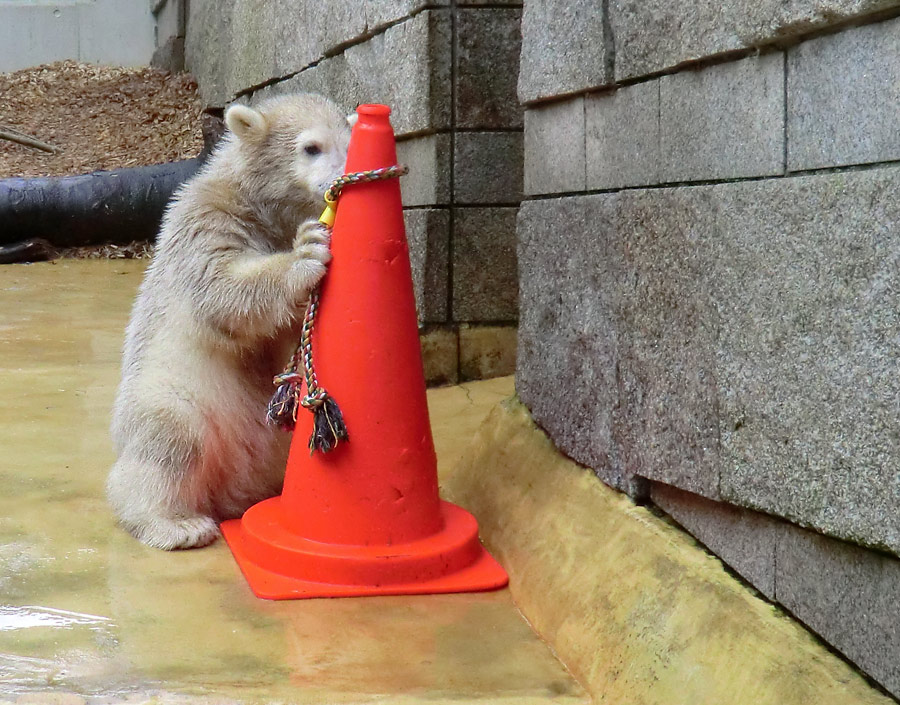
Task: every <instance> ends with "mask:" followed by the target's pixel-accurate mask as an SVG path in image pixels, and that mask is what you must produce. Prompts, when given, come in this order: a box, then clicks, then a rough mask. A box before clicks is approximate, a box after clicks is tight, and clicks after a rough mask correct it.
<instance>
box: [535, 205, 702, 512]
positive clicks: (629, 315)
mask: <svg viewBox="0 0 900 705" xmlns="http://www.w3.org/2000/svg"><path fill="white" fill-rule="evenodd" d="M677 196H678V194H677V193H676V192H674V191H671V190H654V191H642V192H631V191H627V192H619V193H613V194H604V195H599V196H579V197H570V198H565V199H560V200H542V201H537V202H535V201H532V202H526V203H524V204H523V205H522V209H521V213H520V216H519V262H520V265H519V266H520V285H521V295H520V305H521V311H520V323H519V326H520V329H519V330H520V332H519V363H518V366H517V374H518V376H519V378H520V380H519V386H520V394H521V395H522V398H523V400H524V401H525V402H526V403H527V404H528V405H529V406H530V407H531V409H532V413H533V414H534V415H535V418H536V419H537V420H538V422H539V423H541V424H542V425H545V427H546V428H547V430H548V432H549V433H550V435H551V437H552V438H553V439H554V441H556V442H557V443H558V444H559V445H560V447H561V448H562V449H563V450H564V451H565V452H567V453H570V454H572V457H574V458H575V459H576V460H578V461H579V462H582V463H584V464H586V465H589V466H590V467H591V468H593V469H594V470H595V471H596V472H597V474H598V475H599V476H600V477H601V478H602V479H604V480H605V481H607V482H608V483H610V484H611V485H613V486H614V487H616V488H618V489H622V490H625V491H628V492H629V493H631V494H634V493H640V492H641V491H642V490H641V487H640V484H641V481H640V478H651V479H655V480H659V481H662V482H667V483H669V484H674V485H678V486H680V487H682V488H685V489H690V490H692V491H695V492H698V493H703V494H706V495H708V496H717V492H718V483H719V469H718V461H719V458H718V418H717V416H716V377H715V347H714V343H715V330H716V328H715V322H716V318H715V306H714V303H713V302H712V301H711V299H710V297H709V295H708V292H707V289H706V288H705V287H704V286H703V283H702V276H703V275H704V273H705V269H706V267H707V266H708V262H707V260H706V258H705V257H704V255H703V251H702V250H701V249H700V248H698V247H697V244H696V242H695V241H694V238H693V234H692V233H693V229H697V230H699V231H701V232H703V231H704V230H705V229H708V228H709V226H710V222H711V220H712V219H711V217H710V216H709V215H707V216H704V215H703V214H702V213H701V212H700V210H701V209H699V208H691V207H690V206H689V204H682V203H679V202H678V200H677ZM532 338H534V339H532Z"/></svg>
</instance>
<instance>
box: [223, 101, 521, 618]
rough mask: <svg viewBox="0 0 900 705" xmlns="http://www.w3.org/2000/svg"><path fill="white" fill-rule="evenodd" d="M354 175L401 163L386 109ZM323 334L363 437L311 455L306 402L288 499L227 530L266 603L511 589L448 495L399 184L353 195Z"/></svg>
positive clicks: (364, 116)
mask: <svg viewBox="0 0 900 705" xmlns="http://www.w3.org/2000/svg"><path fill="white" fill-rule="evenodd" d="M358 114H359V120H358V122H357V124H356V126H355V127H354V128H353V133H352V137H351V140H350V149H349V152H348V155H347V171H348V172H356V171H365V170H369V169H377V168H380V167H387V166H392V165H394V164H396V162H397V154H396V148H395V143H394V133H393V129H392V128H391V124H390V121H389V120H388V116H389V114H390V109H389V108H388V107H387V106H384V105H362V106H360V107H359V108H358ZM331 249H332V253H333V255H334V259H333V260H332V262H331V264H330V266H329V272H328V275H327V276H326V277H325V282H324V285H323V288H322V294H321V304H320V309H319V312H318V316H317V320H316V331H315V335H314V336H313V352H314V358H315V361H316V372H317V374H318V377H319V379H320V380H321V382H322V384H323V385H324V386H325V387H327V389H328V393H329V395H330V396H332V397H333V398H334V399H335V400H336V401H337V403H338V404H339V405H340V408H341V411H342V412H343V416H344V420H345V421H346V424H347V428H348V430H349V441H347V442H342V443H339V444H338V446H337V447H336V448H335V449H334V450H332V451H331V452H329V453H327V454H326V453H321V452H316V453H314V454H313V455H310V451H309V447H308V446H307V440H306V439H307V438H308V437H309V435H310V432H311V430H312V424H313V420H312V415H311V414H307V413H305V412H303V411H302V410H301V412H300V414H301V416H300V418H298V420H297V426H296V430H295V432H294V438H293V444H292V446H291V453H290V456H289V458H288V464H287V474H286V477H285V483H284V491H283V494H282V495H281V496H280V497H274V498H272V499H268V500H265V501H263V502H260V503H259V504H257V505H255V506H253V507H251V508H250V509H248V510H247V512H246V513H245V514H244V516H243V518H241V519H239V520H232V521H227V522H225V523H223V524H222V532H223V534H224V536H225V539H226V541H227V542H228V545H229V546H230V548H231V550H232V552H233V553H234V556H235V558H236V560H237V562H238V564H239V565H240V567H241V570H242V571H243V573H244V576H245V577H246V578H247V581H248V582H249V583H250V588H251V589H252V590H253V592H254V593H255V594H256V595H257V596H258V597H263V598H269V599H276V600H277V599H290V598H302V597H342V596H352V595H403V594H422V593H441V592H466V591H473V590H491V589H494V588H499V587H502V586H504V585H506V583H507V580H508V579H507V576H506V573H505V572H504V570H503V568H501V567H500V565H499V564H498V563H497V562H496V561H495V560H494V559H493V558H492V557H491V556H490V555H489V554H488V553H487V551H485V550H484V548H483V547H482V546H481V544H480V542H479V540H478V525H477V523H476V521H475V518H474V517H473V516H472V515H471V514H469V513H468V512H467V511H465V510H464V509H461V508H460V507H457V506H456V505H454V504H450V503H449V502H444V501H442V500H441V499H440V498H439V497H438V486H437V459H436V456H435V453H434V443H433V441H432V437H431V427H430V424H429V420H428V407H427V405H426V397H425V379H424V375H423V372H422V358H421V350H420V347H419V336H418V325H417V320H416V309H415V300H414V297H413V289H412V276H411V272H410V264H409V254H408V247H407V243H406V235H405V231H404V227H403V209H402V207H401V202H400V185H399V182H398V180H397V179H391V180H388V181H376V182H370V183H362V184H354V185H352V186H349V187H347V188H346V189H344V191H343V192H342V195H341V197H340V202H339V206H338V209H337V216H336V219H335V223H334V229H333V231H332V240H331Z"/></svg>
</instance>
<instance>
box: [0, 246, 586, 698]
mask: <svg viewBox="0 0 900 705" xmlns="http://www.w3.org/2000/svg"><path fill="white" fill-rule="evenodd" d="M142 270H143V263H140V262H129V261H62V262H57V263H49V264H36V265H11V266H5V267H0V398H2V399H3V400H4V403H3V405H2V409H0V415H2V424H3V431H2V435H0V452H2V455H0V486H2V488H3V489H2V492H0V705H2V703H3V702H4V701H8V702H20V703H31V702H36V703H51V702H57V703H73V704H75V703H82V702H84V701H87V702H89V703H94V702H96V703H117V702H135V703H140V702H148V701H152V702H158V703H181V702H204V703H231V702H240V703H257V702H259V703H262V702H266V703H311V702H322V703H344V702H346V703H350V702H353V703H362V702H422V701H423V700H426V699H427V700H428V701H429V702H431V703H440V702H468V701H473V700H478V701H479V702H481V703H501V702H502V703H545V702H565V703H575V702H586V701H587V699H586V696H585V695H584V692H583V691H582V689H581V688H580V686H579V685H578V684H577V683H576V682H575V681H574V680H573V679H572V677H571V676H570V675H569V674H568V673H567V672H566V670H565V669H564V668H563V666H562V665H561V664H560V663H559V662H558V661H557V660H556V659H555V658H554V656H553V655H552V654H551V652H550V650H549V649H548V648H547V647H546V645H545V644H544V643H543V642H542V641H541V640H540V639H539V638H538V637H537V636H536V635H535V634H534V632H532V630H531V629H530V628H529V626H528V624H527V623H526V622H525V620H524V619H523V618H522V616H521V615H520V614H519V612H518V611H517V609H516V607H515V606H514V604H513V603H512V600H511V598H510V596H509V592H508V591H506V590H503V591H499V592H493V593H482V594H466V595H443V596H425V597H411V598H410V597H387V598H364V599H345V600H307V601H296V602H267V601H262V600H258V599H256V598H254V597H253V596H252V594H251V593H250V591H249V589H248V587H247V585H246V583H245V582H244V579H243V577H242V576H241V574H240V572H239V570H238V568H237V566H236V565H235V563H234V561H233V560H232V558H231V554H230V552H229V551H228V549H227V547H226V546H225V545H224V543H223V542H222V541H218V542H216V544H214V545H213V546H211V547H209V548H206V549H201V550H196V551H186V552H176V553H163V552H160V551H156V550H154V549H150V548H147V547H145V546H143V545H142V544H140V543H138V542H137V541H135V540H134V539H132V538H131V537H129V536H128V535H127V534H125V533H124V532H123V531H121V530H120V529H118V528H116V526H115V524H114V522H113V518H112V516H111V515H110V513H109V511H108V510H107V507H106V505H105V502H104V499H103V482H104V478H105V474H106V471H107V468H108V466H109V464H110V463H111V461H112V451H111V448H110V444H109V440H108V434H107V427H108V417H109V409H110V405H111V402H112V398H113V394H114V391H115V387H116V384H117V382H118V374H119V370H118V365H119V349H120V345H121V342H122V335H123V329H124V326H125V323H126V321H127V318H128V313H129V310H130V307H131V302H132V299H133V296H134V292H135V289H136V287H137V285H138V283H139V281H140V277H141V273H142ZM511 392H512V381H511V379H509V378H506V379H501V380H491V381H487V382H479V383H474V384H469V385H465V386H461V387H451V388H445V389H437V390H432V391H431V392H430V393H429V403H430V406H431V414H432V424H433V427H434V429H435V444H436V447H437V451H438V457H439V463H440V467H441V472H442V473H445V472H446V471H447V470H448V469H449V468H451V467H452V465H453V463H454V462H455V460H456V459H458V457H459V456H460V455H461V453H462V452H463V448H464V447H465V445H466V444H467V443H468V441H469V440H470V439H471V437H472V435H473V433H474V431H475V430H476V429H477V428H478V426H479V425H480V424H481V421H482V420H483V418H484V416H485V414H486V413H487V411H488V410H489V409H490V408H491V406H493V405H494V404H495V403H496V402H497V401H498V400H499V399H501V398H503V397H505V396H508V395H509V394H510V393H511Z"/></svg>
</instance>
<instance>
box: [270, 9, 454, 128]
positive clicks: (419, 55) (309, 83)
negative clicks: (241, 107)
mask: <svg viewBox="0 0 900 705" xmlns="http://www.w3.org/2000/svg"><path fill="white" fill-rule="evenodd" d="M298 90H299V91H316V92H319V93H324V94H325V95H327V96H329V97H331V98H332V99H334V100H335V101H337V102H338V104H340V105H342V106H344V107H345V108H346V109H348V110H352V109H354V108H355V107H356V105H357V104H359V103H385V104H387V105H389V106H390V107H391V123H392V124H393V126H394V131H395V132H396V134H397V135H398V136H400V135H403V134H406V133H411V132H420V131H426V130H441V129H447V128H449V127H450V16H449V14H448V11H447V10H440V9H439V10H428V11H425V12H420V13H419V14H417V15H416V16H415V17H413V18H412V19H409V20H406V21H404V22H401V23H399V24H396V25H393V26H391V27H389V28H388V29H387V30H386V31H384V32H383V33H381V34H378V35H376V36H374V37H372V38H371V39H369V40H368V41H366V42H363V43H361V44H356V45H354V46H351V47H349V48H348V49H347V50H346V51H344V52H343V53H341V54H338V55H337V56H333V57H330V58H327V59H324V60H323V61H321V62H320V63H318V64H316V65H315V66H313V67H311V68H309V69H306V70H304V71H302V72H300V73H298V74H297V75H296V76H294V77H292V78H290V79H288V80H286V81H282V82H281V83H277V84H274V85H272V86H271V87H270V91H272V92H276V93H279V92H287V91H298Z"/></svg>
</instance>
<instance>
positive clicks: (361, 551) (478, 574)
mask: <svg viewBox="0 0 900 705" xmlns="http://www.w3.org/2000/svg"><path fill="white" fill-rule="evenodd" d="M280 500H281V498H280V497H274V498H272V499H269V500H266V501H264V502H260V503H259V504H257V505H254V506H253V507H251V508H250V509H248V510H247V512H246V513H245V514H244V516H243V517H242V518H241V519H233V520H230V521H226V522H223V523H222V526H221V528H222V535H223V536H224V537H225V541H226V542H227V543H228V546H229V548H230V549H231V552H232V553H233V554H234V557H235V560H236V561H237V563H238V565H239V566H240V569H241V572H242V573H243V574H244V577H245V578H246V579H247V582H248V583H249V584H250V589H251V590H252V591H253V594H254V595H256V596H257V597H260V598H263V599H268V600H291V599H304V598H317V597H361V596H365V595H424V594H437V593H449V592H480V591H485V590H495V589H497V588H501V587H504V586H505V585H506V584H507V582H508V581H509V579H508V577H507V575H506V572H505V571H504V570H503V568H502V567H501V566H500V564H499V563H497V561H496V560H494V558H493V557H492V556H491V555H490V554H489V553H488V552H487V551H486V550H485V549H484V547H482V546H481V543H480V542H479V541H478V527H477V523H476V522H475V518H474V517H473V516H472V515H471V514H469V513H468V512H467V511H465V510H464V509H462V508H460V507H458V506H456V505H454V504H451V503H449V502H443V501H442V502H441V514H442V516H443V519H444V527H443V529H442V530H441V531H440V532H439V533H438V534H435V535H433V536H428V537H426V538H424V539H421V540H419V541H414V542H410V543H405V544H397V545H393V546H347V545H332V544H327V543H320V542H317V541H309V540H307V539H304V538H302V537H298V536H296V535H292V534H291V533H290V532H288V531H287V530H286V529H285V528H284V527H283V526H282V525H281V523H280V516H281V514H280V512H281V507H280Z"/></svg>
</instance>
